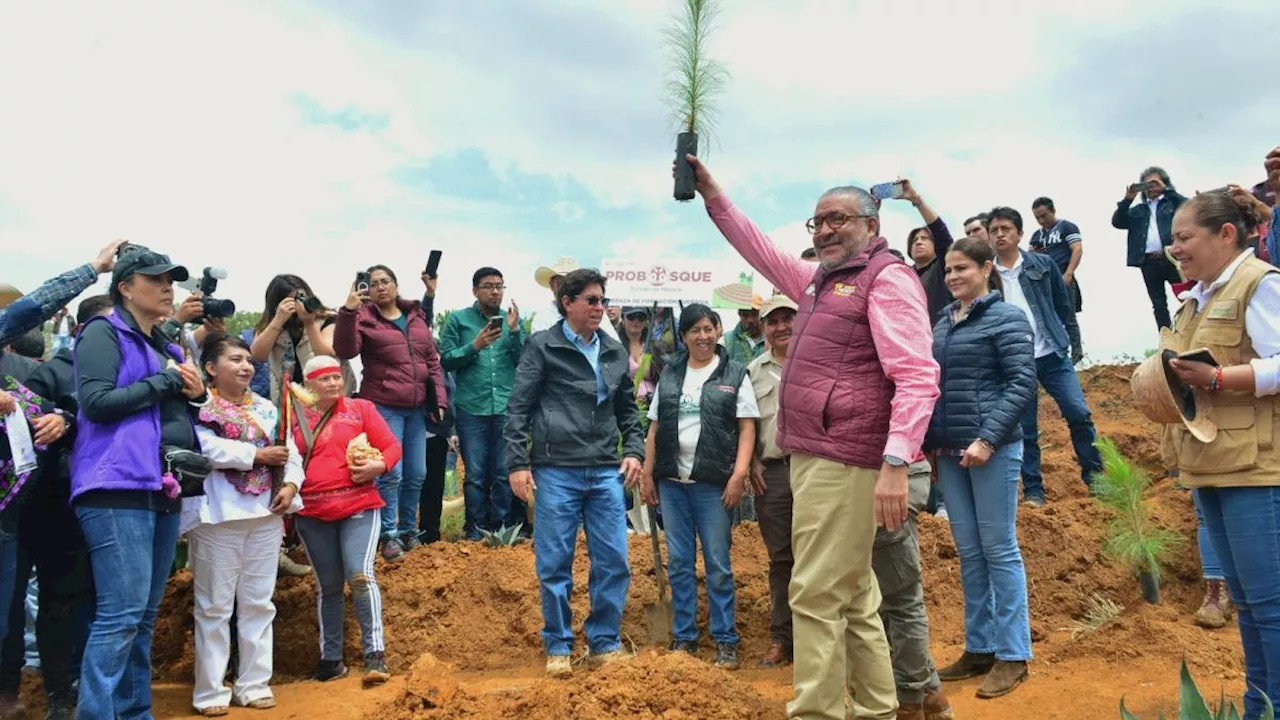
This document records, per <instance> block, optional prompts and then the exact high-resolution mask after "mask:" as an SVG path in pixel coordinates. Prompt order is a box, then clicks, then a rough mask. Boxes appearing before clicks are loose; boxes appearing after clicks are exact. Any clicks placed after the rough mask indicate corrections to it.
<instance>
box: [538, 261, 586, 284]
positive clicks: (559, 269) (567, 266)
mask: <svg viewBox="0 0 1280 720" xmlns="http://www.w3.org/2000/svg"><path fill="white" fill-rule="evenodd" d="M577 269H578V261H577V260H574V259H573V258H571V257H562V258H560V259H559V260H556V261H555V264H553V265H543V266H542V267H540V268H538V269H537V270H535V271H534V272H533V279H534V281H536V282H537V283H538V284H539V285H541V286H542V287H544V288H550V287H551V278H553V277H556V276H561V277H563V276H565V275H568V274H569V273H571V272H573V271H574V270H577Z"/></svg>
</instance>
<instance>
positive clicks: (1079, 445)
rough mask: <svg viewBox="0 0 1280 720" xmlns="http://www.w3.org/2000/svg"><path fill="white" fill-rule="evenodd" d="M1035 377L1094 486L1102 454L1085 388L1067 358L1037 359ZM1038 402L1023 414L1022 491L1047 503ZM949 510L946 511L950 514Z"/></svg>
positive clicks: (1085, 476) (1082, 473)
mask: <svg viewBox="0 0 1280 720" xmlns="http://www.w3.org/2000/svg"><path fill="white" fill-rule="evenodd" d="M1036 376H1037V377H1038V378H1039V379H1040V384H1041V385H1043V386H1044V389H1045V392H1047V393H1049V396H1050V397H1052V398H1053V401H1054V402H1056V403H1057V404H1058V410H1060V411H1061V412H1062V417H1063V418H1064V419H1065V420H1066V421H1067V427H1069V428H1070V429H1071V445H1072V447H1074V448H1075V451H1076V462H1078V463H1079V464H1080V477H1081V478H1082V479H1083V480H1084V484H1085V485H1091V484H1092V483H1093V474H1094V473H1096V472H1101V471H1102V455H1101V454H1100V453H1099V452H1098V448H1096V447H1094V446H1093V443H1094V441H1095V440H1097V439H1098V438H1097V432H1096V431H1095V430H1094V429H1093V413H1091V412H1089V404H1088V403H1087V402H1085V399H1084V389H1083V388H1081V387H1080V378H1079V376H1077V375H1076V370H1075V368H1074V367H1073V366H1072V365H1071V360H1070V359H1069V358H1067V357H1066V356H1065V355H1056V354H1055V355H1045V356H1044V357H1040V358H1036ZM1038 404H1039V399H1038V397H1037V400H1036V401H1035V402H1032V403H1031V404H1030V405H1028V406H1027V409H1026V410H1025V411H1024V412H1023V413H1022V448H1023V449H1022V489H1023V494H1024V495H1025V496H1026V497H1029V498H1031V497H1035V498H1039V499H1040V500H1044V478H1043V477H1042V476H1041V475H1040V423H1039V419H1038V417H1037V415H1036V413H1037V407H1036V406H1037V405H1038ZM950 511H951V509H950V508H948V509H947V512H948V513H949V512H950Z"/></svg>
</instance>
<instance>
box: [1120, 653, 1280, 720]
mask: <svg viewBox="0 0 1280 720" xmlns="http://www.w3.org/2000/svg"><path fill="white" fill-rule="evenodd" d="M1180 685H1181V687H1180V688H1179V691H1178V718H1179V720H1240V711H1239V710H1237V709H1236V704H1235V703H1234V702H1230V703H1229V702H1227V700H1226V697H1225V696H1224V695H1221V694H1219V695H1218V707H1217V710H1216V711H1214V710H1210V709H1209V705H1208V703H1206V702H1205V700H1204V695H1202V694H1201V693H1200V688H1199V687H1196V681H1195V680H1194V679H1193V678H1192V677H1191V671H1190V670H1188V669H1187V661H1186V659H1185V658H1184V659H1183V661H1182V681H1181V683H1180ZM1262 699H1263V700H1264V701H1266V704H1267V707H1266V709H1265V710H1264V711H1263V713H1262V716H1261V718H1260V719H1259V720H1275V716H1276V714H1275V709H1274V708H1273V707H1272V706H1271V700H1270V699H1269V698H1267V696H1266V694H1265V693H1264V694H1263V696H1262ZM1157 717H1158V718H1159V720H1164V713H1160V715H1158V716H1157ZM1120 718H1121V720H1139V719H1138V716H1137V715H1134V714H1133V713H1131V712H1129V710H1128V708H1126V707H1125V706H1124V698H1120Z"/></svg>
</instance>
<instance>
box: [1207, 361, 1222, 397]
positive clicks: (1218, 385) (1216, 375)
mask: <svg viewBox="0 0 1280 720" xmlns="http://www.w3.org/2000/svg"><path fill="white" fill-rule="evenodd" d="M1221 391H1222V366H1221V365H1219V366H1218V367H1217V368H1215V369H1214V371H1213V380H1211V381H1209V392H1221Z"/></svg>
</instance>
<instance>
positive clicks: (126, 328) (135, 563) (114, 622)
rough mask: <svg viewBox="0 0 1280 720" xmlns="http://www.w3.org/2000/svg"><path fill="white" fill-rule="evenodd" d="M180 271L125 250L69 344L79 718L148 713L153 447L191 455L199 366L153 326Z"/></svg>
mask: <svg viewBox="0 0 1280 720" xmlns="http://www.w3.org/2000/svg"><path fill="white" fill-rule="evenodd" d="M187 277H188V274H187V269H186V268H184V267H182V266H181V265H175V264H174V263H173V262H171V261H170V260H169V258H168V257H167V256H165V255H161V254H159V253H156V252H152V251H150V250H147V249H145V248H141V247H137V246H132V247H131V248H130V250H127V251H126V253H125V254H124V255H123V256H122V257H120V259H119V260H118V261H117V262H116V268H115V272H114V273H113V274H112V277H111V297H112V300H113V301H114V303H115V306H114V309H113V311H112V312H111V314H109V315H106V316H101V317H95V318H93V319H92V320H90V321H89V322H87V323H86V324H85V326H84V329H83V330H82V331H81V332H80V336H79V339H78V340H77V341H76V345H75V362H76V377H77V387H78V395H79V399H80V412H79V418H78V422H77V426H78V430H79V431H78V434H77V436H76V443H75V449H74V450H73V452H72V457H71V503H72V506H73V507H74V508H75V512H76V516H77V517H78V518H79V519H80V526H81V528H82V529H83V531H84V536H85V542H86V544H87V545H88V548H89V559H90V563H91V565H92V567H93V578H94V584H95V586H96V592H97V614H96V617H95V619H94V621H93V627H92V629H91V630H90V632H89V638H88V641H87V642H86V645H85V650H84V660H83V662H82V663H81V667H80V701H79V707H78V709H77V712H76V717H77V718H80V720H114V718H117V717H122V718H144V717H150V716H151V636H152V631H153V629H154V626H155V619H156V611H157V609H158V608H159V606H160V598H161V596H162V595H163V594H164V587H165V581H166V580H167V579H168V576H169V570H170V567H171V566H172V564H173V555H174V548H175V547H176V545H177V542H178V524H179V511H180V510H181V499H180V497H179V487H178V483H177V481H176V480H175V479H174V478H173V475H172V474H171V473H169V472H166V470H165V469H164V468H162V467H161V448H162V447H164V448H165V450H166V451H170V449H171V448H172V449H181V450H188V451H195V452H199V449H200V448H199V443H198V442H197V440H196V433H195V427H194V425H193V422H192V405H200V404H201V403H203V402H204V401H205V399H206V394H205V389H204V384H203V382H202V381H201V379H200V373H199V371H198V370H196V368H195V366H194V365H192V364H191V363H190V362H184V361H183V354H182V350H181V349H179V348H178V346H177V345H174V344H173V343H172V342H171V341H170V339H169V338H167V337H165V335H164V334H163V333H162V332H161V331H160V329H159V326H160V323H161V321H162V320H163V319H164V317H165V316H167V315H168V314H170V313H171V312H172V311H173V282H174V281H175V280H177V281H182V280H186V279H187Z"/></svg>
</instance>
